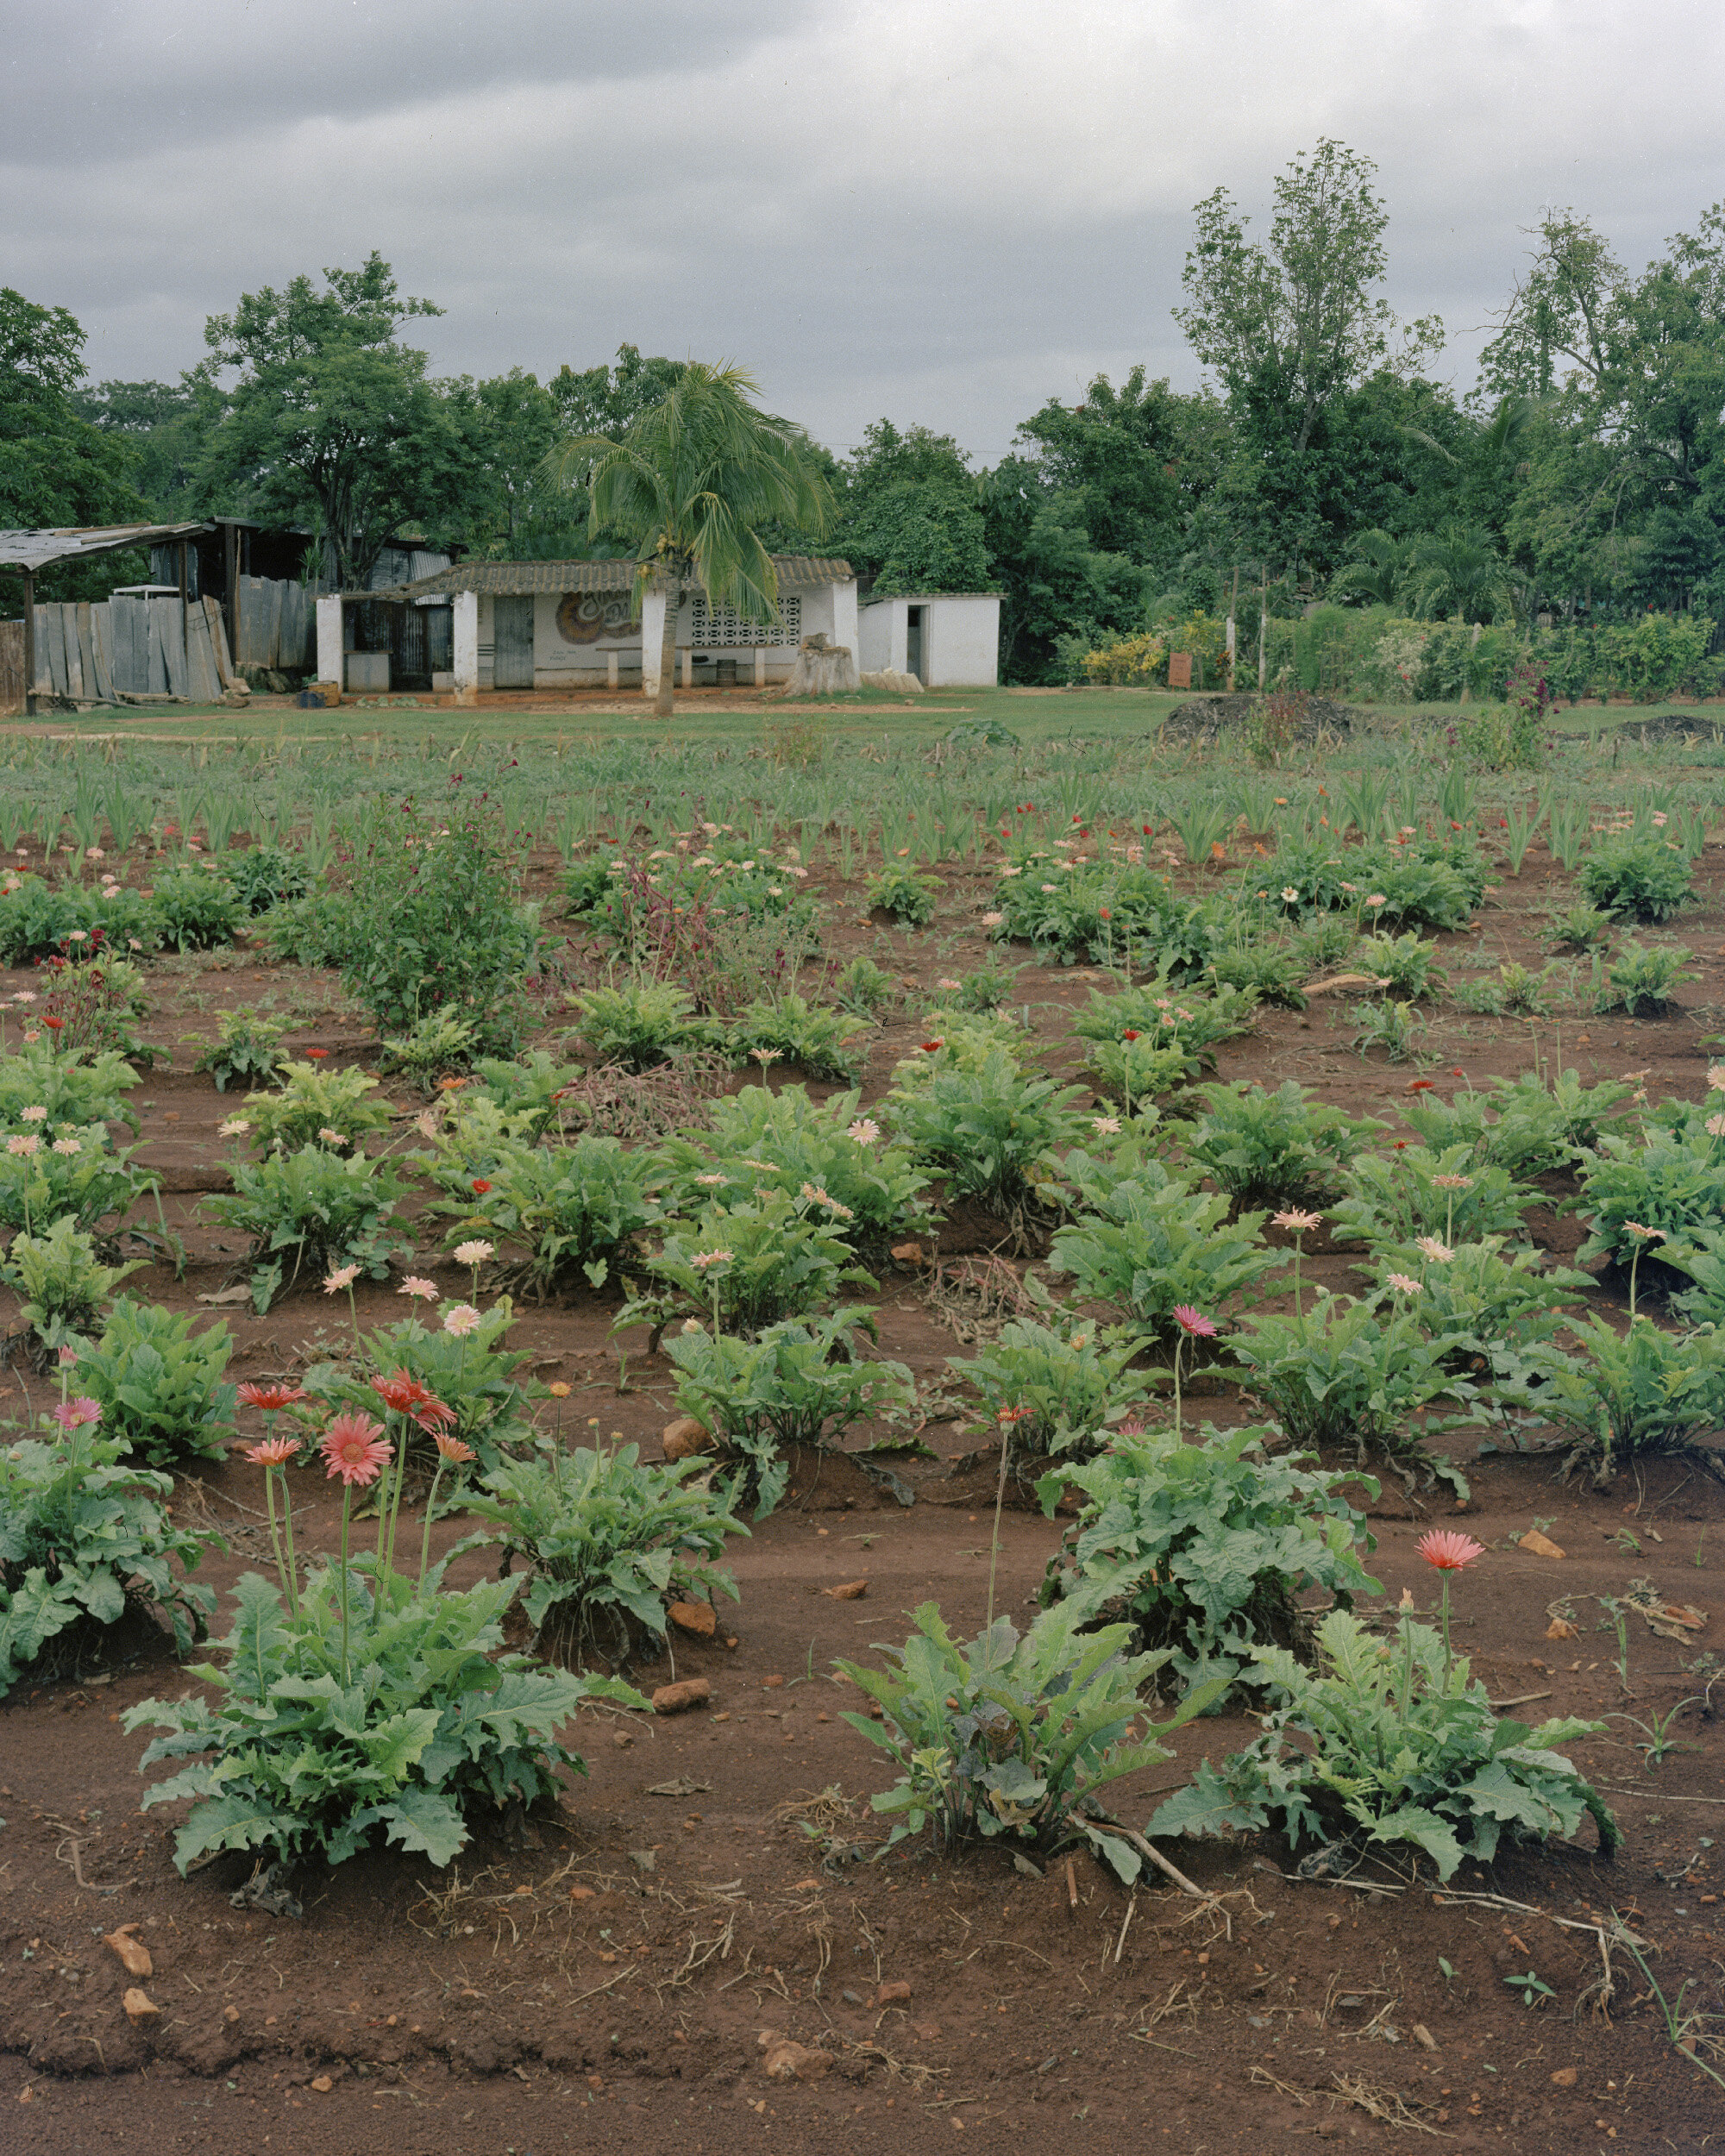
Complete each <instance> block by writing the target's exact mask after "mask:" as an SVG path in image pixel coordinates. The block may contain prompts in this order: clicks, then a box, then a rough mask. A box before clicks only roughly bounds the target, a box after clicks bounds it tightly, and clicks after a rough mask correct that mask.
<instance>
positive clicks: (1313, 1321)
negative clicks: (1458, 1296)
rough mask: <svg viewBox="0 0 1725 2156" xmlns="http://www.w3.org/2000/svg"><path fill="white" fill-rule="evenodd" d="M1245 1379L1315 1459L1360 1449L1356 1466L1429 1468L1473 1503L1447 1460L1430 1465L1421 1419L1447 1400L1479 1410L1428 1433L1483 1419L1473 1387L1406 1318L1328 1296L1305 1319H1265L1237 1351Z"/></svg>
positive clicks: (1251, 1325)
mask: <svg viewBox="0 0 1725 2156" xmlns="http://www.w3.org/2000/svg"><path fill="white" fill-rule="evenodd" d="M1229 1348H1230V1351H1231V1352H1232V1354H1233V1358H1234V1360H1235V1361H1236V1362H1237V1363H1239V1364H1240V1365H1241V1366H1242V1368H1243V1369H1244V1370H1245V1376H1244V1377H1243V1378H1242V1380H1241V1381H1240V1382H1241V1383H1242V1385H1243V1386H1244V1388H1245V1390H1246V1391H1247V1392H1249V1393H1251V1395H1253V1397H1254V1398H1256V1399H1258V1400H1259V1401H1262V1402H1263V1404H1264V1407H1266V1408H1267V1409H1268V1410H1269V1412H1270V1413H1271V1414H1272V1415H1274V1416H1275V1418H1276V1420H1277V1422H1278V1423H1279V1424H1280V1425H1281V1426H1282V1428H1283V1431H1284V1432H1286V1433H1287V1435H1288V1437H1289V1439H1290V1440H1291V1441H1292V1443H1293V1444H1294V1445H1296V1446H1298V1447H1300V1448H1302V1450H1305V1451H1321V1450H1324V1449H1328V1450H1330V1451H1337V1450H1339V1448H1340V1447H1341V1446H1342V1445H1352V1448H1353V1452H1354V1457H1355V1458H1356V1459H1358V1460H1361V1461H1364V1459H1365V1458H1366V1457H1368V1456H1369V1455H1370V1454H1371V1453H1373V1452H1378V1453H1381V1454H1382V1455H1383V1457H1385V1458H1387V1459H1388V1460H1389V1461H1390V1462H1391V1463H1392V1464H1393V1465H1395V1466H1396V1469H1397V1470H1398V1472H1400V1473H1401V1474H1402V1475H1403V1476H1404V1477H1411V1476H1414V1475H1415V1473H1416V1472H1418V1471H1419V1470H1420V1468H1421V1467H1422V1468H1423V1470H1424V1471H1425V1472H1426V1473H1427V1475H1428V1476H1436V1477H1438V1478H1439V1479H1440V1480H1441V1481H1444V1482H1448V1483H1450V1484H1451V1485H1452V1487H1453V1488H1454V1489H1456V1490H1457V1492H1458V1494H1459V1495H1462V1496H1464V1497H1465V1495H1467V1484H1466V1482H1465V1481H1464V1479H1463V1478H1462V1476H1460V1475H1459V1474H1458V1471H1457V1470H1455V1469H1454V1468H1452V1466H1451V1465H1450V1464H1449V1463H1448V1462H1447V1461H1446V1460H1444V1459H1441V1458H1438V1459H1433V1460H1429V1461H1421V1458H1420V1453H1419V1442H1420V1437H1421V1432H1420V1431H1419V1430H1418V1429H1417V1428H1416V1427H1415V1421H1414V1418H1415V1416H1416V1415H1421V1414H1427V1415H1428V1414H1429V1413H1430V1411H1431V1410H1432V1409H1433V1408H1435V1407H1438V1406H1439V1405H1440V1403H1442V1402H1443V1401H1451V1402H1452V1403H1455V1404H1456V1405H1457V1406H1458V1407H1459V1406H1461V1405H1464V1404H1466V1405H1468V1406H1469V1412H1468V1413H1465V1414H1464V1413H1456V1414H1451V1415H1446V1416H1444V1417H1442V1418H1441V1419H1440V1420H1438V1421H1436V1422H1430V1421H1428V1422H1427V1432H1426V1433H1427V1434H1430V1433H1432V1432H1435V1431H1439V1430H1446V1429H1450V1428H1452V1427H1453V1426H1455V1425H1456V1424H1457V1423H1459V1422H1469V1421H1477V1420H1478V1419H1479V1418H1478V1414H1477V1411H1475V1410H1473V1409H1472V1408H1471V1401H1472V1396H1473V1388H1472V1386H1471V1384H1470V1383H1469V1382H1467V1381H1466V1380H1465V1378H1459V1377H1456V1376H1452V1374H1451V1373H1450V1371H1449V1370H1448V1369H1446V1366H1445V1348H1444V1345H1443V1344H1442V1343H1441V1342H1440V1341H1436V1340H1431V1339H1427V1338H1426V1336H1425V1335H1424V1333H1423V1332H1421V1329H1420V1327H1419V1326H1418V1325H1417V1324H1416V1323H1415V1320H1414V1319H1412V1318H1411V1317H1409V1316H1408V1315H1407V1314H1406V1313H1405V1312H1403V1311H1400V1310H1397V1311H1392V1312H1389V1313H1380V1312H1378V1311H1376V1310H1374V1309H1373V1308H1372V1307H1371V1304H1370V1303H1369V1302H1365V1301H1356V1300H1352V1298H1349V1299H1348V1300H1347V1301H1346V1307H1344V1302H1343V1299H1342V1298H1341V1297H1339V1296H1334V1295H1327V1294H1319V1295H1318V1296H1316V1297H1315V1298H1314V1300H1313V1302H1312V1304H1311V1306H1310V1307H1309V1308H1308V1309H1307V1310H1306V1311H1305V1312H1304V1313H1303V1314H1296V1315H1295V1316H1293V1317H1280V1318H1277V1317H1269V1316H1262V1317H1255V1318H1251V1319H1248V1320H1247V1321H1246V1323H1245V1326H1244V1327H1243V1328H1242V1330H1241V1331H1240V1332H1239V1333H1238V1334H1237V1335H1236V1336H1235V1337H1234V1338H1233V1340H1231V1341H1230V1343H1229Z"/></svg>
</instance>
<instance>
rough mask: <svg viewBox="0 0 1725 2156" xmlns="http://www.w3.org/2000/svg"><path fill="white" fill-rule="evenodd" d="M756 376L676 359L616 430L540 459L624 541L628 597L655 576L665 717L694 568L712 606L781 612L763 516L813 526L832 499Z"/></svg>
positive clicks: (596, 526)
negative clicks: (618, 436) (673, 371)
mask: <svg viewBox="0 0 1725 2156" xmlns="http://www.w3.org/2000/svg"><path fill="white" fill-rule="evenodd" d="M756 394H757V389H756V382H755V379H754V377H753V376H752V375H751V374H750V373H747V372H746V370H745V369H743V368H742V367H729V366H724V365H722V364H721V365H718V366H709V365H707V364H706V363H705V362H702V361H699V360H688V361H687V362H685V363H684V366H683V368H682V372H681V374H680V375H679V377H678V379H677V380H676V381H675V382H674V384H673V385H671V387H670V388H669V389H668V391H667V392H666V393H665V395H664V396H663V397H662V398H661V399H660V400H659V401H658V402H657V403H656V404H649V405H647V406H646V407H645V408H644V409H643V411H640V412H639V413H638V415H637V417H636V418H635V419H634V420H633V422H632V423H630V426H629V428H628V429H627V430H626V432H625V433H624V436H623V438H622V440H621V441H618V442H613V441H611V440H610V439H608V438H607V437H606V436H604V435H586V436H580V437H578V438H577V439H576V440H574V441H573V442H564V443H562V444H561V445H560V446H559V447H558V448H555V449H554V450H553V451H552V452H551V454H550V457H549V460H548V468H549V471H550V472H551V473H552V474H553V476H554V477H555V478H556V479H559V480H561V482H563V483H564V484H566V485H568V484H575V485H580V486H583V487H585V489H586V495H587V499H588V504H589V507H588V512H587V516H588V528H589V530H590V532H591V533H592V534H593V535H594V536H598V535H599V533H601V532H605V531H611V532H614V533H616V534H617V535H618V536H619V537H621V538H623V539H624V540H626V541H627V542H630V545H631V546H632V548H633V549H634V553H635V558H636V561H637V562H638V563H639V565H640V567H639V574H638V577H637V586H636V590H637V603H638V600H639V596H640V594H641V592H643V591H644V590H645V589H646V587H647V585H648V583H649V580H655V579H656V580H657V581H658V582H659V584H660V585H661V586H662V589H663V591H664V592H665V626H664V634H663V641H662V644H661V648H660V656H659V693H658V699H657V702H656V704H655V707H654V708H655V711H657V712H658V714H659V715H660V716H661V717H662V718H663V717H668V716H669V714H670V711H671V709H672V699H673V688H674V676H675V673H676V662H677V611H678V609H679V607H680V606H681V604H682V601H683V598H684V594H685V592H686V591H687V588H688V586H689V584H690V582H691V580H693V581H695V582H697V583H699V586H700V587H701V589H702V590H703V591H704V592H706V597H707V601H708V604H709V605H712V606H731V607H734V608H735V609H736V610H737V612H738V613H739V614H741V615H743V617H744V618H745V619H748V620H751V621H762V622H767V621H771V620H773V619H774V618H775V616H776V615H777V612H778V605H779V580H778V573H777V572H776V570H775V568H774V567H773V558H772V555H771V553H770V551H769V550H768V546H767V544H766V543H765V542H764V541H763V539H762V536H761V535H762V529H763V528H764V527H768V526H770V525H772V524H775V523H780V524H789V525H793V526H795V527H797V528H798V529H800V530H806V531H816V532H819V531H821V530H825V528H826V526H827V525H828V524H829V523H830V522H831V516H832V499H831V493H830V492H829V490H828V487H827V485H826V481H825V478H824V476H823V475H822V473H821V471H820V467H819V461H818V460H817V458H816V456H815V454H814V451H813V445H812V443H811V442H810V441H809V438H808V436H806V434H805V433H804V432H803V430H802V429H801V428H800V427H799V426H796V425H795V424H794V423H793V422H792V421H790V420H788V419H781V418H777V417H775V416H774V415H773V414H771V413H769V412H763V411H762V410H761V409H760V408H759V406H758V405H757V404H756V403H755V401H754V399H755V397H756Z"/></svg>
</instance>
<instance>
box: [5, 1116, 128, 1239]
mask: <svg viewBox="0 0 1725 2156" xmlns="http://www.w3.org/2000/svg"><path fill="white" fill-rule="evenodd" d="M32 1112H33V1111H32V1110H29V1109H26V1110H25V1114H26V1115H27V1116H29V1115H30V1114H32ZM137 1150H138V1149H137V1147H136V1146H134V1145H125V1146H116V1144H114V1142H113V1140H112V1139H111V1138H110V1137H109V1135H108V1129H107V1126H106V1125H105V1124H101V1123H91V1124H86V1125H81V1126H80V1125H72V1124H67V1123H60V1124H56V1123H54V1122H53V1121H52V1120H50V1119H47V1118H46V1117H41V1118H39V1119H37V1120H34V1121H32V1122H27V1123H26V1124H25V1125H24V1128H23V1129H22V1130H21V1131H13V1132H12V1133H11V1134H10V1135H9V1137H5V1138H0V1226H3V1227H9V1228H15V1229H16V1230H17V1231H18V1232H20V1233H21V1234H24V1235H37V1234H41V1232H43V1231H44V1230H45V1229H47V1228H48V1227H51V1226H52V1225H53V1224H54V1223H55V1222H57V1221H60V1220H66V1221H69V1222H70V1223H71V1225H72V1227H74V1228H75V1229H78V1231H80V1232H85V1233H90V1232H94V1231H95V1230H96V1229H97V1227H98V1226H99V1225H100V1224H101V1223H102V1222H103V1221H107V1222H108V1223H109V1224H110V1225H109V1226H108V1228H107V1229H106V1230H105V1231H104V1239H105V1240H107V1241H110V1242H111V1241H112V1240H113V1239H114V1238H116V1237H117V1235H118V1233H119V1228H120V1224H121V1222H122V1220H123V1219H125V1216H126V1215H127V1213H129V1212H130V1211H131V1209H132V1206H134V1204H135V1202H136V1201H137V1200H138V1199H139V1198H140V1197H141V1196H143V1195H145V1194H147V1193H149V1192H152V1191H154V1190H155V1189H156V1188H157V1181H156V1178H155V1177H154V1175H151V1174H150V1173H148V1171H147V1170H146V1169H142V1168H139V1167H135V1165H134V1164H133V1156H134V1154H135V1152H136V1151H137Z"/></svg>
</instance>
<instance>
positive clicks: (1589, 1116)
mask: <svg viewBox="0 0 1725 2156" xmlns="http://www.w3.org/2000/svg"><path fill="white" fill-rule="evenodd" d="M1488 1082H1489V1084H1490V1088H1491V1089H1490V1092H1487V1093H1479V1092H1476V1091H1475V1090H1474V1089H1473V1088H1472V1087H1462V1088H1461V1089H1460V1090H1459V1091H1458V1092H1457V1093H1456V1094H1454V1095H1453V1096H1452V1098H1451V1099H1450V1100H1444V1099H1443V1098H1442V1097H1441V1096H1440V1094H1437V1093H1435V1092H1433V1093H1425V1094H1415V1096H1414V1097H1413V1098H1412V1099H1411V1100H1408V1101H1406V1102H1404V1103H1403V1105H1402V1111H1401V1113H1402V1121H1403V1122H1404V1123H1406V1124H1407V1125H1408V1126H1409V1127H1410V1128H1411V1129H1412V1130H1414V1131H1417V1133H1418V1134H1419V1136H1420V1138H1421V1139H1422V1141H1423V1142H1424V1144H1425V1145H1426V1147H1427V1150H1429V1151H1431V1152H1440V1153H1444V1154H1445V1155H1446V1156H1448V1155H1449V1154H1450V1152H1451V1150H1452V1148H1455V1147H1465V1148H1467V1149H1468V1150H1470V1151H1471V1155H1472V1157H1473V1159H1474V1160H1475V1161H1477V1163H1480V1164H1481V1165H1482V1166H1486V1167H1494V1168H1501V1169H1503V1170H1504V1171H1505V1172H1506V1174H1509V1175H1517V1176H1520V1175H1542V1174H1544V1173H1545V1172H1546V1170H1547V1169H1553V1168H1565V1167H1568V1166H1569V1165H1570V1163H1571V1162H1573V1161H1575V1160H1577V1159H1578V1158H1579V1157H1580V1156H1581V1154H1582V1153H1583V1152H1584V1150H1586V1149H1587V1148H1588V1147H1589V1146H1591V1145H1594V1144H1596V1143H1597V1142H1598V1138H1599V1134H1600V1131H1602V1129H1603V1127H1604V1125H1605V1123H1606V1121H1607V1119H1609V1118H1611V1117H1614V1116H1615V1115H1616V1114H1617V1113H1618V1112H1619V1111H1620V1108H1621V1105H1622V1102H1624V1101H1626V1100H1628V1098H1629V1095H1630V1093H1631V1091H1632V1090H1633V1088H1632V1087H1628V1086H1627V1085H1623V1084H1621V1083H1620V1082H1618V1081H1616V1080H1615V1079H1603V1080H1602V1081H1600V1083H1599V1084H1598V1085H1596V1086H1584V1085H1583V1084H1582V1082H1581V1077H1580V1074H1579V1073H1578V1072H1577V1071H1573V1070H1565V1071H1559V1072H1558V1073H1557V1074H1555V1075H1552V1076H1550V1077H1547V1075H1546V1073H1545V1071H1544V1070H1543V1069H1541V1070H1524V1071H1522V1072H1521V1074H1520V1075H1518V1076H1516V1077H1515V1078H1493V1079H1491V1080H1490V1081H1488Z"/></svg>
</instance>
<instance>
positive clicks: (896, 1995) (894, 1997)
mask: <svg viewBox="0 0 1725 2156" xmlns="http://www.w3.org/2000/svg"><path fill="white" fill-rule="evenodd" d="M909 1996H911V1988H910V1986H909V1984H906V1982H905V1980H904V1978H903V1977H900V1978H899V1979H898V1981H897V1982H896V1983H894V1984H882V1985H881V1988H880V1990H878V1991H877V1992H876V1993H875V2005H876V2006H902V2005H903V2004H904V2002H905V2001H906V1999H907V1998H909Z"/></svg>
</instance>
